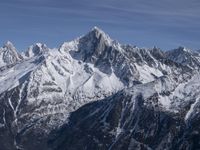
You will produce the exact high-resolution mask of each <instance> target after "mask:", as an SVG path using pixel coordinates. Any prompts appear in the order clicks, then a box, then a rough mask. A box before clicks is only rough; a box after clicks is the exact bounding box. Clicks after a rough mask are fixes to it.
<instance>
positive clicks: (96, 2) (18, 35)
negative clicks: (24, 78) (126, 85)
mask: <svg viewBox="0 0 200 150" xmlns="http://www.w3.org/2000/svg"><path fill="white" fill-rule="evenodd" d="M199 14H200V1H199V0H1V2H0V42H1V45H3V43H4V42H5V41H7V40H10V41H11V42H13V43H14V45H15V46H16V48H17V49H18V50H21V51H22V50H25V49H26V48H27V47H28V46H29V45H31V44H33V43H36V42H42V43H46V44H47V45H48V46H49V47H51V48H53V47H59V46H60V45H61V44H62V43H63V42H64V41H70V40H73V39H74V38H76V37H79V36H81V35H83V34H85V33H87V32H88V31H89V30H90V29H91V28H92V27H93V26H98V27H99V28H101V29H103V30H104V31H105V32H106V33H108V34H109V35H110V36H111V38H113V39H116V40H118V41H119V42H120V43H124V44H132V45H137V46H138V47H153V46H154V45H156V46H158V47H160V48H162V49H164V50H169V49H172V48H176V47H178V46H186V47H188V48H192V49H200V40H199V39H200V15H199Z"/></svg>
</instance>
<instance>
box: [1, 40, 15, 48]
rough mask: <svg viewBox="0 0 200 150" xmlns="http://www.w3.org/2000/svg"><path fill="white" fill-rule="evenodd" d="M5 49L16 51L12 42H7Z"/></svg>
mask: <svg viewBox="0 0 200 150" xmlns="http://www.w3.org/2000/svg"><path fill="white" fill-rule="evenodd" d="M3 48H7V49H15V47H14V45H13V43H12V42H10V41H7V42H6V43H5V44H4V46H3Z"/></svg>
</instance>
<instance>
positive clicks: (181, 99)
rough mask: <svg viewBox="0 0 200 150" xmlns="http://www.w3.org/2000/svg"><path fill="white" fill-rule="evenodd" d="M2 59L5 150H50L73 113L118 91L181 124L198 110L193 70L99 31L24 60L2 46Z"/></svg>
mask: <svg viewBox="0 0 200 150" xmlns="http://www.w3.org/2000/svg"><path fill="white" fill-rule="evenodd" d="M177 53H178V54H179V53H180V54H181V52H177ZM0 54H1V55H0V56H2V57H0V58H1V63H0V65H1V66H4V67H2V68H1V71H0V87H1V88H0V112H2V113H1V114H0V136H2V137H3V136H5V137H6V138H4V139H5V140H0V144H1V145H2V147H3V148H4V149H5V150H7V149H8V150H12V149H16V148H17V149H28V150H35V149H38V150H40V149H41V150H43V149H48V147H47V144H46V143H47V141H46V140H47V137H48V135H49V133H50V132H51V131H52V130H54V129H56V128H59V127H60V126H62V125H63V124H65V123H67V122H68V119H69V115H70V113H71V112H73V111H76V110H77V109H79V108H81V107H82V106H83V105H85V104H88V103H90V102H93V101H98V100H102V99H105V98H107V97H112V95H115V94H116V93H119V92H120V91H121V90H124V89H126V90H124V91H126V92H125V93H129V92H130V93H129V94H128V95H134V94H133V93H134V92H138V93H141V92H142V93H143V96H144V97H145V98H144V99H145V105H147V106H148V107H153V108H154V107H155V106H157V105H158V110H159V111H163V112H168V113H172V114H179V113H181V112H182V111H183V110H184V113H183V114H182V113H181V114H182V115H183V116H184V119H185V122H187V121H188V120H190V118H191V117H192V116H194V110H195V109H196V108H197V106H198V102H199V100H198V95H199V94H198V89H199V84H198V83H197V84H195V81H197V80H198V75H199V72H198V69H197V67H198V65H195V66H193V65H191V64H190V62H185V61H184V62H183V61H177V59H175V58H174V59H173V58H172V56H173V54H172V52H170V54H169V53H168V52H167V53H166V52H163V51H162V50H160V49H158V48H156V47H154V48H153V49H144V48H143V49H141V48H138V47H135V46H130V45H122V44H120V43H118V42H117V41H114V40H112V39H111V38H110V37H109V36H108V35H107V34H106V33H104V32H103V31H102V30H101V29H99V28H97V27H94V28H93V29H92V30H91V31H90V32H89V33H87V34H86V35H84V36H82V37H79V38H77V39H75V40H73V41H70V42H64V43H63V44H62V45H61V46H60V47H59V48H58V49H50V48H48V47H47V46H46V45H45V44H40V43H37V44H34V45H33V46H30V47H29V49H28V50H27V51H26V52H25V54H24V55H22V56H23V58H22V56H21V55H20V54H18V53H17V52H16V49H15V48H14V46H13V45H12V44H11V43H10V42H8V43H7V44H6V45H5V46H4V47H3V48H1V49H0ZM8 54H9V55H8ZM178 54H177V56H178ZM5 56H6V57H5ZM190 57H191V59H193V58H196V57H198V55H196V53H191V55H188V58H187V60H188V59H189V58H190ZM175 60H176V61H175ZM181 60H182V59H181ZM196 63H198V62H196ZM128 91H129V92H128ZM191 91H193V92H191ZM136 95H137V94H136ZM145 95H146V96H145ZM151 97H155V99H156V100H155V102H154V99H152V98H151ZM132 102H133V103H134V98H133V101H131V103H132ZM191 104H192V105H191ZM185 108H187V109H185ZM133 109H134V108H133ZM156 110H157V107H156ZM1 130H2V131H1ZM32 143H35V144H34V145H33V144H32ZM8 145H9V146H8Z"/></svg>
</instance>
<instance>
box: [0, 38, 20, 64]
mask: <svg viewBox="0 0 200 150" xmlns="http://www.w3.org/2000/svg"><path fill="white" fill-rule="evenodd" d="M20 60H22V56H21V55H20V54H19V53H18V52H17V50H16V48H15V47H14V45H13V44H12V43H11V42H10V41H7V42H6V43H5V44H4V45H3V47H2V48H0V67H2V66H6V65H10V64H13V63H16V62H18V61H20Z"/></svg>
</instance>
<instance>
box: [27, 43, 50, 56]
mask: <svg viewBox="0 0 200 150" xmlns="http://www.w3.org/2000/svg"><path fill="white" fill-rule="evenodd" d="M48 50H49V48H48V47H47V46H46V44H42V43H36V44H34V45H31V46H30V47H29V48H28V50H27V51H26V52H25V56H26V57H34V56H38V55H41V54H43V53H45V52H47V51H48Z"/></svg>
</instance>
